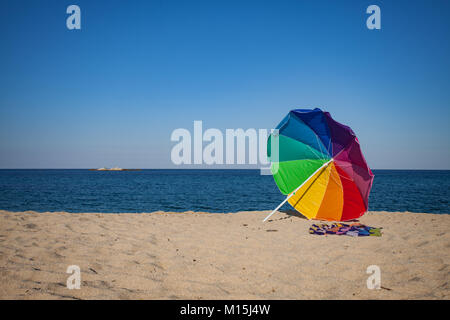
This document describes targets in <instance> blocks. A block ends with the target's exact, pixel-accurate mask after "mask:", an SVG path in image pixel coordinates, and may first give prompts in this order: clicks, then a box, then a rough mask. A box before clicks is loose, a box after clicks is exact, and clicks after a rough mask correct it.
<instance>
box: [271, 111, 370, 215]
mask: <svg viewBox="0 0 450 320" xmlns="http://www.w3.org/2000/svg"><path fill="white" fill-rule="evenodd" d="M277 150H278V152H277ZM267 155H268V157H269V160H270V161H271V171H272V175H273V177H274V179H275V182H276V184H277V186H278V188H279V189H280V191H281V192H282V193H283V194H285V195H287V197H286V199H285V200H284V201H283V202H282V203H281V204H280V205H279V206H278V207H277V208H276V209H275V210H274V211H272V213H271V214H270V215H268V216H267V217H266V219H264V221H266V220H267V219H268V218H269V217H270V216H271V215H272V214H274V213H275V212H276V211H277V210H278V209H279V208H280V207H281V206H282V205H283V204H284V203H286V201H288V202H289V204H291V205H292V206H293V207H294V208H295V209H296V210H297V211H299V212H300V213H301V214H303V215H304V216H306V217H307V218H308V219H319V220H330V221H345V220H351V219H355V218H358V217H360V216H362V215H363V214H364V213H365V212H366V211H367V208H368V201H369V193H370V189H371V187H372V181H373V177H374V176H373V174H372V171H371V170H370V168H369V166H368V165H367V163H366V160H365V159H364V156H363V154H362V152H361V148H360V146H359V142H358V138H356V135H355V134H354V133H353V131H352V129H350V127H348V126H345V125H343V124H341V123H339V122H337V121H335V120H333V118H331V116H330V114H329V113H328V112H324V111H322V110H320V109H318V108H316V109H314V110H304V109H296V110H292V111H290V112H289V114H288V115H287V116H286V117H285V118H284V119H283V120H282V121H281V122H280V124H279V125H278V126H277V127H276V129H275V131H274V132H273V133H272V134H271V135H270V136H269V139H268V142H267Z"/></svg>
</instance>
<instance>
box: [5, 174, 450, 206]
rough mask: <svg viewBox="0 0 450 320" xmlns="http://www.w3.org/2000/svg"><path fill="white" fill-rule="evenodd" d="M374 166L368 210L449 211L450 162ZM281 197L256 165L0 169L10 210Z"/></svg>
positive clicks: (239, 202)
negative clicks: (445, 166)
mask: <svg viewBox="0 0 450 320" xmlns="http://www.w3.org/2000/svg"><path fill="white" fill-rule="evenodd" d="M373 173H374V174H375V179H374V183H373V187H372V191H371V193H370V198H369V210H371V211H381V210H383V211H411V212H426V213H435V214H448V213H450V207H449V198H450V191H449V190H450V170H374V171H373ZM283 199H284V196H283V195H282V194H281V193H280V191H279V190H278V187H277V186H276V184H275V182H274V180H273V177H272V176H270V175H260V172H259V170H234V169H225V170H216V169H215V170H210V169H195V170H190V169H186V170H185V169H167V170H156V169H155V170H140V171H117V172H116V171H90V170H84V169H70V170H65V169H64V170H63V169H51V170H47V169H46V170H39V169H21V170H15V169H14V170H13V169H11V170H7V169H3V170H0V209H2V210H10V211H26V210H33V211H38V212H46V211H66V212H105V213H124V212H130V213H131V212H134V213H135V212H138V213H139V212H153V211H205V212H215V213H228V212H236V211H247V210H272V209H274V208H275V207H276V206H277V205H278V204H279V203H280V202H281V201H283ZM288 207H289V204H287V205H286V208H288Z"/></svg>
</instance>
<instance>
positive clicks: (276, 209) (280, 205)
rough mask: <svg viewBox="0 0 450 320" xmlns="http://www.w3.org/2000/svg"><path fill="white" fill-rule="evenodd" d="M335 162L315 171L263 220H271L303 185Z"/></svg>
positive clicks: (325, 164) (327, 163) (326, 163)
mask: <svg viewBox="0 0 450 320" xmlns="http://www.w3.org/2000/svg"><path fill="white" fill-rule="evenodd" d="M332 161H333V159H331V160H330V161H328V162H325V163H324V164H323V165H322V166H321V167H320V168H319V169H317V170H316V171H314V173H313V174H312V175H310V176H309V178H308V179H306V180H305V181H303V183H302V184H301V185H299V186H298V187H297V189H295V190H294V191H292V192H291V193H290V194H289V195H288V196H287V197H286V199H284V201H283V202H282V203H280V204H279V206H278V207H276V208H275V210H273V211H272V212H271V213H270V214H269V215H268V216H267V217H266V218H265V219H264V220H263V222H266V221H267V219H269V218H270V217H271V216H272V215H273V214H274V213H275V212H277V211H278V209H280V208H281V207H282V206H283V204H285V203H286V201H288V200H289V199H290V198H291V197H292V196H293V195H294V194H295V193H296V192H297V191H298V190H299V189H300V188H301V187H303V185H304V184H305V183H306V182H308V181H309V179H311V178H312V177H313V176H314V175H315V174H316V173H317V172H319V171H320V170H322V169H323V168H325V167H326V166H328V165H329V164H330V163H331V162H332Z"/></svg>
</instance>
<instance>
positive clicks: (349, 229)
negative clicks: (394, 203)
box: [309, 223, 382, 237]
mask: <svg viewBox="0 0 450 320" xmlns="http://www.w3.org/2000/svg"><path fill="white" fill-rule="evenodd" d="M381 229H382V228H374V227H369V226H366V225H364V224H361V223H352V224H345V223H332V224H331V225H328V224H326V223H321V224H313V225H312V226H311V227H310V228H309V233H310V234H317V235H320V236H322V235H326V234H335V235H346V236H350V237H381V234H382V233H381Z"/></svg>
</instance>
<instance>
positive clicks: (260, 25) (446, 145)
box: [0, 0, 450, 169]
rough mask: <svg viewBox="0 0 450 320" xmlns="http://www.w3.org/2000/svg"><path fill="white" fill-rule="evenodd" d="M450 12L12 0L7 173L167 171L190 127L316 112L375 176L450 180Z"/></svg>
mask: <svg viewBox="0 0 450 320" xmlns="http://www.w3.org/2000/svg"><path fill="white" fill-rule="evenodd" d="M70 4H77V5H79V6H80V8H81V13H82V22H81V23H82V29H81V30H79V31H71V30H68V29H67V28H66V18H67V16H68V15H67V14H66V8H67V6H68V5H70ZM371 4H377V5H379V6H380V8H381V28H382V29H381V30H373V31H371V30H368V29H367V28H366V19H367V17H368V15H367V14H366V13H365V10H366V8H367V7H368V6H369V5H371ZM449 14H450V1H445V0H442V1H439V0H435V1H398V0H396V1H331V0H330V1H300V0H295V1H264V0H259V1H245V0H241V1H231V0H226V1H195V0H190V1H170V0H161V1H81V0H72V1H61V0H58V1H17V0H14V1H13V0H8V1H1V2H0V35H1V42H2V45H1V50H0V70H1V71H0V88H1V94H0V168H91V167H92V168H95V167H101V166H116V165H117V166H120V167H125V168H127V167H131V168H164V167H171V166H172V164H171V161H170V150H171V148H172V146H173V145H174V143H173V142H171V141H170V134H171V132H172V131H173V130H174V129H176V128H188V129H191V130H192V126H193V121H194V120H203V124H204V127H206V128H209V127H213V128H219V129H225V128H244V129H246V128H272V127H274V126H275V125H276V124H278V122H279V121H280V120H281V119H282V118H283V117H284V116H285V114H286V113H287V112H288V111H289V110H290V109H293V108H308V107H321V108H322V109H325V110H327V111H329V112H331V114H332V116H333V117H334V118H335V119H336V120H338V121H340V122H343V123H345V124H348V125H350V126H351V127H352V128H353V129H354V131H355V132H356V134H357V135H358V137H359V140H360V142H361V145H362V149H363V151H364V154H365V155H366V159H367V161H368V163H369V165H370V166H371V167H372V168H374V169H381V168H393V169H396V168H406V169H407V168H410V169H420V168H422V169H450V129H449V120H450V111H449V109H450V58H449V57H450V45H449V42H450V19H449Z"/></svg>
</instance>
